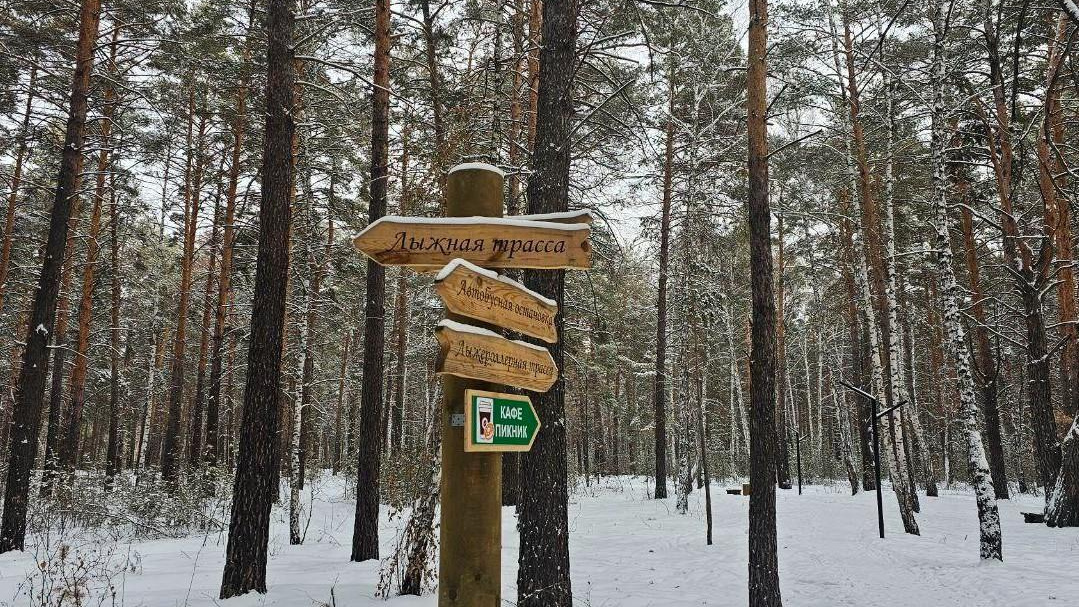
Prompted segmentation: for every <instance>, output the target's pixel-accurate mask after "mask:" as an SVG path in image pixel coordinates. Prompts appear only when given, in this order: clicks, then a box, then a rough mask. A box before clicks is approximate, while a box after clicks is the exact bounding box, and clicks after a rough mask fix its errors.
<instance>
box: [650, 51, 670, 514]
mask: <svg viewBox="0 0 1079 607" xmlns="http://www.w3.org/2000/svg"><path fill="white" fill-rule="evenodd" d="M670 61H671V62H672V65H671V67H670V69H669V70H668V72H667V84H668V87H669V91H668V96H667V112H668V114H667V125H666V131H665V132H666V136H665V142H666V143H665V149H664V154H663V208H662V211H661V217H660V224H659V293H658V295H657V296H656V379H655V382H656V383H655V389H654V391H653V393H652V395H653V396H652V398H653V405H654V410H653V421H652V423H653V428H654V430H655V455H656V466H655V469H656V487H655V492H654V493H653V496H654V497H655V498H656V499H664V498H666V497H667V402H666V399H667V389H668V384H669V381H668V379H667V279H668V271H667V268H668V266H669V264H670V247H671V245H670V242H671V234H670V232H671V182H672V178H673V173H674V95H675V90H674V74H675V69H674V65H673V62H674V59H673V58H672V59H670Z"/></svg>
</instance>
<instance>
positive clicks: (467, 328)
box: [436, 318, 547, 352]
mask: <svg viewBox="0 0 1079 607" xmlns="http://www.w3.org/2000/svg"><path fill="white" fill-rule="evenodd" d="M436 326H437V327H445V328H447V329H450V330H451V331H457V332H458V333H471V334H473V335H483V336H485V337H497V338H499V339H506V338H505V337H503V336H501V335H499V334H498V333H495V332H494V331H491V330H489V329H484V328H483V327H477V326H475V325H469V324H465V323H463V322H457V321H456V320H450V319H448V318H444V319H442V320H440V321H438V325H436ZM506 341H509V342H512V343H515V344H517V345H519V346H524V347H526V348H531V349H533V350H539V351H540V352H546V351H547V348H544V347H543V346H537V345H536V344H530V343H528V342H527V341H520V340H517V339H506Z"/></svg>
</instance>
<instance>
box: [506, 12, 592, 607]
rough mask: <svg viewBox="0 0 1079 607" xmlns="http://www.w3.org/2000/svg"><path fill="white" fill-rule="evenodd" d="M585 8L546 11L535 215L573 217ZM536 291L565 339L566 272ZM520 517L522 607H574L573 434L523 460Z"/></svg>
mask: <svg viewBox="0 0 1079 607" xmlns="http://www.w3.org/2000/svg"><path fill="white" fill-rule="evenodd" d="M577 9H578V6H577V2H576V0H547V1H546V2H544V3H543V37H542V41H541V42H542V43H541V44H540V50H539V89H538V90H537V110H536V125H537V127H536V130H535V136H536V140H535V146H534V148H533V149H534V152H533V154H532V171H533V172H532V176H531V178H530V179H529V181H528V212H529V213H554V212H559V211H565V210H567V204H568V193H569V169H570V151H571V150H570V142H571V141H572V138H571V137H570V132H571V128H572V117H573V86H574V82H573V77H572V74H573V73H574V65H575V64H576V62H577V54H576V50H577ZM524 279H525V284H526V285H527V286H528V288H530V289H532V290H533V291H536V292H538V293H540V294H541V295H545V296H547V297H549V298H551V299H554V300H555V302H556V303H557V305H558V309H559V311H560V312H559V314H558V315H557V316H556V317H555V326H556V329H557V331H558V335H564V331H563V329H564V327H565V318H564V316H563V314H562V312H561V311H562V310H564V308H563V305H562V304H563V301H564V294H565V271H562V270H559V271H549V270H547V271H540V270H526V271H525V273H524ZM549 350H550V352H551V356H552V357H553V358H554V362H555V365H556V366H557V367H558V368H559V369H564V368H565V367H564V365H563V361H564V357H565V353H564V350H563V346H562V344H561V343H557V344H553V345H551V346H550V347H549ZM565 400H566V393H565V380H564V378H560V379H559V380H558V381H557V382H556V383H555V385H554V386H553V387H552V388H551V390H550V391H548V392H546V393H544V394H540V395H537V396H536V397H535V398H533V402H534V403H535V406H536V412H537V413H538V414H539V417H540V419H548V420H561V419H564V418H565V406H566V402H565ZM520 473H521V477H522V478H527V479H528V482H527V483H522V484H521V496H520V498H521V501H520V504H519V505H518V507H517V512H518V515H519V529H520V531H521V533H520V536H521V537H520V542H521V543H520V554H519V560H518V563H519V568H518V571H517V605H518V606H519V607H569V606H570V605H572V604H573V592H572V588H571V585H570V562H569V513H568V500H569V494H568V487H567V478H566V476H567V471H566V426H565V424H561V423H558V422H557V421H555V422H554V423H550V424H545V425H544V426H543V427H542V428H541V429H540V433H539V436H538V437H537V438H536V441H535V443H534V444H533V446H532V450H531V451H528V452H525V453H523V454H522V455H521V469H520Z"/></svg>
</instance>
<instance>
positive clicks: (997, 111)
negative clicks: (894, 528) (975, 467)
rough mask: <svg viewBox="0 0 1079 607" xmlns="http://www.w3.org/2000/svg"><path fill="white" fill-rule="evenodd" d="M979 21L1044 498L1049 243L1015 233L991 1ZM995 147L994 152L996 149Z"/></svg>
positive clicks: (1055, 462) (1048, 465)
mask: <svg viewBox="0 0 1079 607" xmlns="http://www.w3.org/2000/svg"><path fill="white" fill-rule="evenodd" d="M984 11H985V15H984V16H985V22H984V27H983V37H984V39H985V43H986V49H987V51H988V61H989V75H990V82H991V84H992V85H993V110H994V113H993V117H992V119H991V118H990V117H989V116H988V112H987V111H986V110H985V108H983V107H982V104H981V100H980V99H976V102H977V103H978V105H977V106H976V109H978V112H979V115H980V117H981V118H982V120H983V122H984V123H985V124H986V126H987V128H988V130H989V132H990V137H989V140H988V142H987V149H988V152H989V158H990V161H991V162H992V166H993V172H994V175H995V176H996V186H997V198H998V201H999V203H1000V230H1001V236H1002V240H1003V248H1004V257H1005V260H1006V261H1007V264H1008V268H1009V273H1010V274H1011V276H1012V277H1013V279H1014V280H1015V285H1016V291H1017V292H1018V293H1019V296H1020V299H1021V300H1022V303H1023V315H1024V317H1025V318H1024V320H1025V322H1024V324H1025V327H1026V336H1027V378H1028V382H1029V383H1028V390H1027V398H1028V402H1029V408H1030V421H1031V427H1032V428H1033V430H1034V456H1035V458H1034V459H1035V462H1036V464H1037V468H1038V475H1039V480H1040V481H1041V483H1042V486H1043V487H1045V498H1046V501H1048V500H1049V497H1050V494H1051V493H1052V487H1054V486H1055V484H1056V475H1057V472H1058V471H1059V470H1060V461H1061V457H1060V446H1059V444H1058V442H1057V437H1056V430H1055V424H1054V422H1053V411H1052V400H1051V392H1052V390H1051V386H1050V368H1049V365H1050V360H1049V356H1048V346H1047V344H1046V335H1045V316H1044V313H1043V310H1042V291H1043V286H1044V285H1045V284H1046V283H1047V281H1048V276H1049V266H1050V261H1051V259H1052V257H1053V252H1052V249H1053V246H1052V241H1051V240H1050V239H1049V238H1048V236H1047V235H1045V234H1042V235H1040V236H1042V238H1040V240H1041V241H1042V242H1041V247H1040V250H1039V252H1038V256H1037V259H1035V256H1034V252H1033V250H1032V249H1031V247H1030V245H1029V244H1028V242H1027V239H1025V238H1023V235H1022V234H1020V232H1019V226H1018V224H1017V222H1016V215H1015V212H1014V205H1013V195H1014V184H1013V169H1012V163H1013V158H1014V153H1013V144H1012V133H1011V128H1012V127H1011V115H1010V114H1009V112H1008V105H1007V101H1006V99H1005V90H1004V75H1003V71H1002V69H1001V60H1000V41H999V34H998V32H997V28H996V24H995V23H994V20H993V14H994V13H995V10H994V9H993V6H992V2H990V1H987V2H986V3H985V6H984ZM998 150H999V151H998Z"/></svg>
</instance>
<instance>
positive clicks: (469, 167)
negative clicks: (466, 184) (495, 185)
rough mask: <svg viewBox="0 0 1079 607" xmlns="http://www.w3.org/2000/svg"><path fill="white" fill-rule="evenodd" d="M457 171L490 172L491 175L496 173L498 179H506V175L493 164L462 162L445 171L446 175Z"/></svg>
mask: <svg viewBox="0 0 1079 607" xmlns="http://www.w3.org/2000/svg"><path fill="white" fill-rule="evenodd" d="M457 171H491V172H492V173H497V174H498V176H499V177H502V178H505V177H506V173H505V172H504V171H503V170H502V169H500V168H498V167H496V166H495V165H493V164H487V163H486V162H462V163H461V164H458V165H457V166H455V167H453V168H452V169H450V170H449V171H446V174H447V175H450V174H453V173H456V172H457Z"/></svg>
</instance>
